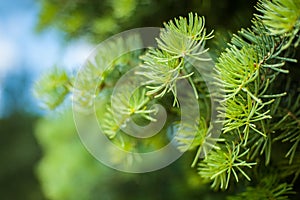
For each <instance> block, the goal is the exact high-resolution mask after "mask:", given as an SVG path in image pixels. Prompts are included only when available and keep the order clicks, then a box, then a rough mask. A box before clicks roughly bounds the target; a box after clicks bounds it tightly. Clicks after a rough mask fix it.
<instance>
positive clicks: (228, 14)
mask: <svg viewBox="0 0 300 200" xmlns="http://www.w3.org/2000/svg"><path fill="white" fill-rule="evenodd" d="M39 1H40V4H41V11H40V14H39V22H38V25H37V27H36V28H37V30H38V31H42V30H45V29H46V28H48V27H53V26H54V27H56V28H58V29H59V30H62V31H63V32H64V33H65V34H66V38H79V37H87V38H88V39H89V40H91V41H93V42H99V41H101V40H103V39H106V38H107V37H109V36H111V35H112V34H114V33H118V32H121V31H124V30H128V29H132V28H137V27H146V26H152V27H161V25H162V23H163V22H164V21H168V20H169V19H172V18H174V17H177V16H186V15H187V13H189V12H196V13H198V14H199V15H202V16H209V17H207V20H208V21H207V23H206V24H207V27H208V29H209V30H211V29H216V30H218V29H224V30H230V31H236V30H238V29H239V28H240V27H245V26H248V25H249V24H250V19H251V16H252V13H253V12H254V5H255V3H256V1H255V0H223V1H219V0H188V1H183V0H101V1H99V0H63V1H61V0H39Z"/></svg>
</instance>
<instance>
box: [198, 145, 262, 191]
mask: <svg viewBox="0 0 300 200" xmlns="http://www.w3.org/2000/svg"><path fill="white" fill-rule="evenodd" d="M240 148H241V147H240V145H235V144H232V145H231V146H229V145H228V144H227V145H226V147H223V148H222V149H219V150H214V151H211V152H210V154H209V155H208V156H206V157H205V158H204V160H203V161H202V162H201V163H200V164H199V174H200V175H201V176H202V177H203V178H205V179H210V180H213V183H212V187H214V188H219V187H220V188H225V189H226V188H227V187H228V184H229V180H230V176H231V175H232V174H233V176H234V178H235V180H236V181H237V182H238V181H239V178H238V173H241V174H242V175H243V176H244V177H245V178H246V179H247V180H249V181H250V178H249V176H248V175H247V174H246V172H245V171H244V170H243V168H244V167H248V168H251V167H252V165H255V164H256V163H247V162H246V161H245V159H244V158H243V157H244V156H245V155H246V154H247V153H248V151H249V149H248V150H246V151H243V152H242V153H240Z"/></svg>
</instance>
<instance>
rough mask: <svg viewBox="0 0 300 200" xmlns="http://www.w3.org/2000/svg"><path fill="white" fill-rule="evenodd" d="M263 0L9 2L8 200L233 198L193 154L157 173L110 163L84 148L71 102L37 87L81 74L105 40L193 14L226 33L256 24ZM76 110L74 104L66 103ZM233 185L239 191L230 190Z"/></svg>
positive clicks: (0, 77)
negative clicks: (53, 104)
mask: <svg viewBox="0 0 300 200" xmlns="http://www.w3.org/2000/svg"><path fill="white" fill-rule="evenodd" d="M255 4H256V1H254V0H251V1H249V0H224V1H219V0H189V1H183V0H106V1H105V0H36V1H35V0H17V1H4V0H3V1H0V134H1V139H0V143H1V145H0V155H1V161H0V162H1V164H0V199H12V200H14V199H16V200H18V199H22V200H27V199H30V200H31V199H32V200H39V199H59V200H60V199H62V200H67V199H71V200H73V199H75V200H76V199H80V200H85V199H101V200H102V199H103V200H105V199H113V200H119V199H172V200H173V199H223V198H222V196H223V195H222V193H215V192H213V191H210V190H209V189H208V188H209V186H207V185H204V186H203V184H202V183H201V180H199V179H198V177H197V175H196V174H197V173H196V169H191V168H190V163H191V161H192V157H191V156H192V155H193V154H192V155H185V156H183V157H182V158H180V159H179V160H178V161H176V162H175V163H173V164H172V165H170V166H169V167H167V168H165V169H162V170H159V171H156V172H151V173H147V174H138V175H134V174H125V173H121V172H117V171H115V170H112V169H109V168H107V167H105V166H103V165H102V164H100V163H99V162H97V161H96V160H95V159H94V158H93V157H91V156H90V155H89V154H88V152H87V151H86V150H85V149H84V147H83V146H82V145H81V143H80V141H79V139H78V136H77V133H76V130H75V126H74V122H73V120H72V115H71V113H70V112H69V111H67V110H69V109H67V108H65V110H64V109H62V110H57V111H54V112H50V113H49V112H47V111H45V110H42V109H41V108H40V106H39V103H38V101H37V100H36V99H35V98H34V97H33V92H32V86H33V84H34V82H35V81H36V79H37V78H39V77H40V76H41V75H42V74H43V73H45V72H46V71H47V70H49V69H50V68H53V67H54V66H56V67H59V68H60V67H61V68H66V69H67V71H69V72H72V71H75V70H76V69H78V68H79V67H80V65H81V64H82V63H83V61H84V59H85V58H86V57H87V56H88V54H89V52H90V51H91V50H92V48H93V47H94V46H95V45H96V44H97V43H99V42H101V41H102V40H104V39H105V38H107V37H109V36H111V35H113V34H115V33H118V32H121V31H123V30H128V29H130V28H136V27H144V26H156V27H157V26H162V23H163V22H165V21H168V20H169V19H172V18H174V17H178V16H180V15H181V16H186V15H187V13H189V12H191V11H193V12H197V13H198V14H199V15H204V16H205V17H206V23H207V27H208V30H211V29H214V30H215V32H216V36H219V38H220V35H223V36H224V38H225V40H226V37H225V36H226V35H229V34H230V33H232V32H236V31H237V30H239V29H240V28H241V27H248V26H249V25H250V20H251V17H252V14H253V12H254V8H253V6H254V5H255ZM66 107H67V106H66ZM229 192H230V191H229Z"/></svg>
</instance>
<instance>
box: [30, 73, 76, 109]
mask: <svg viewBox="0 0 300 200" xmlns="http://www.w3.org/2000/svg"><path fill="white" fill-rule="evenodd" d="M70 89H71V84H70V80H69V77H68V75H67V73H66V72H65V71H63V70H61V69H58V68H55V69H54V70H53V71H52V72H50V73H48V74H46V75H45V76H44V77H42V78H41V79H40V81H39V84H36V85H35V90H34V91H35V95H36V97H37V98H39V99H40V100H41V101H42V102H43V106H44V107H47V108H49V109H54V108H56V107H57V106H59V105H60V104H61V103H62V102H63V101H64V99H65V98H66V96H67V94H68V93H69V92H70Z"/></svg>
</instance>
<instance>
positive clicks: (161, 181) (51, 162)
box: [36, 110, 223, 200]
mask: <svg viewBox="0 0 300 200" xmlns="http://www.w3.org/2000/svg"><path fill="white" fill-rule="evenodd" d="M36 137H37V138H38V141H39V143H40V145H41V146H42V147H43V153H44V157H43V158H42V160H41V161H40V164H39V166H38V169H37V172H38V175H39V177H40V180H41V184H42V187H43V189H44V192H45V195H46V197H47V198H49V199H56V200H82V199H84V200H96V199H101V200H121V199H132V200H134V199H136V200H139V199H144V200H152V199H157V200H167V199H170V200H171V199H172V200H181V199H203V200H209V199H223V198H221V197H222V194H217V193H213V192H212V191H211V190H209V186H208V185H207V184H205V182H203V181H202V180H201V179H199V177H198V176H195V173H196V172H195V169H192V168H190V165H189V163H191V160H192V159H193V157H192V156H193V155H192V154H189V155H188V154H187V155H185V156H183V157H182V158H180V159H179V160H178V161H176V162H175V163H173V164H172V165H170V166H169V167H167V168H165V169H162V170H159V171H156V172H151V173H145V174H128V173H124V172H119V171H116V170H114V169H111V168H108V167H106V166H104V165H102V164H101V163H100V162H99V161H97V160H95V159H94V158H93V157H92V155H91V154H89V152H88V151H87V150H86V149H85V148H84V146H83V145H82V143H81V142H80V139H79V137H78V135H77V132H76V128H75V124H74V121H73V117H72V112H71V110H69V111H68V112H65V113H64V114H61V115H59V116H56V117H53V116H52V117H48V118H45V119H41V120H39V122H38V123H37V127H36Z"/></svg>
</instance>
